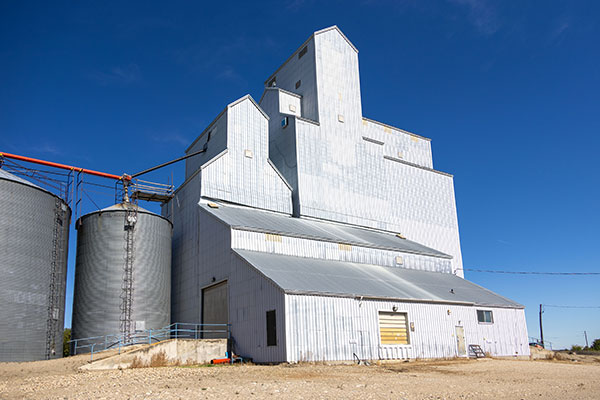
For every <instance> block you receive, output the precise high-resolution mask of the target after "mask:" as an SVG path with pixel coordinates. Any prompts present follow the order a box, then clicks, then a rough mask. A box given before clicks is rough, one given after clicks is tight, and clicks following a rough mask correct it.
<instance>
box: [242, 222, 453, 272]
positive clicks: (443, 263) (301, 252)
mask: <svg viewBox="0 0 600 400" xmlns="http://www.w3.org/2000/svg"><path fill="white" fill-rule="evenodd" d="M279 238H280V240H278V241H273V240H268V238H267V236H266V234H265V233H261V232H252V231H244V230H237V229H233V230H232V237H231V240H232V242H231V246H232V248H234V249H242V250H253V251H260V252H264V253H273V254H283V255H289V256H295V257H309V258H318V259H323V260H339V261H348V262H353V263H361V264H371V265H382V266H387V267H400V268H409V269H416V270H421V271H435V272H446V273H450V272H451V271H452V265H451V261H450V260H449V259H447V258H438V257H430V256H424V255H420V254H411V253H406V252H401V251H389V250H380V249H373V248H367V247H361V246H356V245H353V246H349V247H348V248H347V249H340V247H339V245H338V243H334V242H322V241H318V240H311V239H301V238H295V237H289V236H283V235H282V236H280V237H279ZM397 257H401V259H402V264H399V263H398V261H397Z"/></svg>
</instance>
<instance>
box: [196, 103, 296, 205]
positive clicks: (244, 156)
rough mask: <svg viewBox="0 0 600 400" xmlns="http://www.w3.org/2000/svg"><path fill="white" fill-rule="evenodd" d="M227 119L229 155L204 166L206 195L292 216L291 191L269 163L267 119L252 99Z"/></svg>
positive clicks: (237, 105) (232, 107)
mask: <svg viewBox="0 0 600 400" xmlns="http://www.w3.org/2000/svg"><path fill="white" fill-rule="evenodd" d="M226 116H227V134H228V139H227V149H228V152H227V154H225V155H224V156H223V157H221V158H219V159H218V160H215V161H214V162H213V163H210V164H208V165H205V166H203V167H202V196H203V197H208V198H214V199H221V200H225V201H229V202H232V203H238V204H244V205H248V206H251V207H256V208H262V209H267V210H273V211H279V212H286V213H291V212H292V198H291V190H290V188H289V187H288V186H287V185H286V184H285V182H284V181H283V179H281V177H280V176H279V175H278V174H277V172H276V171H275V170H274V169H273V167H272V166H271V165H270V164H269V163H268V161H267V160H268V156H269V138H268V119H267V117H266V116H265V115H264V114H263V113H262V112H261V110H259V109H258V108H257V106H256V105H255V103H254V102H253V101H252V100H250V98H248V97H246V98H244V99H242V100H240V101H238V102H236V103H233V105H230V106H229V107H228V109H227V113H226Z"/></svg>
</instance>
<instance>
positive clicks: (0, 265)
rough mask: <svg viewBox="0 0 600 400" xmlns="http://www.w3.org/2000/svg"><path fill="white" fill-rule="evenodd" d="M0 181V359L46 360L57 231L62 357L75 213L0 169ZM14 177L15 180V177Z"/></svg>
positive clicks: (57, 334) (58, 351) (57, 333)
mask: <svg viewBox="0 0 600 400" xmlns="http://www.w3.org/2000/svg"><path fill="white" fill-rule="evenodd" d="M1 176H2V178H1V179H0V304H1V305H2V306H1V307H0V361H34V360H42V359H45V358H46V334H47V321H48V317H49V313H48V306H49V297H50V287H49V282H50V272H51V266H52V258H53V256H52V254H53V249H54V247H55V245H54V241H53V237H54V232H55V230H56V232H57V233H58V242H57V244H58V245H57V251H58V254H57V258H56V272H57V279H56V285H57V286H56V293H57V300H58V302H57V303H56V305H55V308H56V309H57V310H58V312H57V315H56V316H57V320H56V322H55V326H56V329H55V330H54V331H53V332H52V333H51V335H52V336H53V337H54V350H55V354H54V355H53V356H51V358H56V357H62V337H63V335H62V332H63V327H64V313H65V291H66V279H67V254H68V243H69V225H70V218H71V210H70V209H69V208H68V207H67V205H66V204H65V203H64V202H63V201H62V200H59V199H57V198H56V197H55V196H54V195H52V194H50V193H48V192H46V191H45V190H42V189H38V188H37V187H36V186H35V185H32V184H30V183H29V182H27V181H24V180H23V179H20V178H17V179H13V175H11V174H9V173H6V172H5V171H2V175H1ZM15 178H16V177H15Z"/></svg>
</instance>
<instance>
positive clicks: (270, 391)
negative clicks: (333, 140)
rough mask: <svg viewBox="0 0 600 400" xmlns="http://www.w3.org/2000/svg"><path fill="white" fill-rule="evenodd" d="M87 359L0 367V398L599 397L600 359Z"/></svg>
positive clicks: (79, 358)
mask: <svg viewBox="0 0 600 400" xmlns="http://www.w3.org/2000/svg"><path fill="white" fill-rule="evenodd" d="M88 360H89V356H75V357H69V358H66V359H59V360H51V361H36V362H29V363H0V399H22V398H25V399H194V398H201V399H203V398H220V399H223V398H227V399H229V398H257V399H258V398H279V397H281V398H289V399H336V398H339V399H348V398H360V399H555V398H556V399H600V358H590V359H586V360H585V361H580V360H577V361H572V360H562V361H556V360H554V361H549V360H536V361H519V360H496V359H479V360H452V361H413V362H395V363H385V364H380V365H371V366H364V365H326V364H293V365H288V364H282V365H275V366H264V365H263V366H259V365H244V366H241V365H234V366H230V365H224V366H213V367H206V366H203V367H160V368H140V369H128V370H122V371H119V370H115V371H92V372H82V371H79V370H78V367H79V366H81V365H83V364H85V363H86V362H87V361H88Z"/></svg>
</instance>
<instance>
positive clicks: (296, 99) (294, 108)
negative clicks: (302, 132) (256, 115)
mask: <svg viewBox="0 0 600 400" xmlns="http://www.w3.org/2000/svg"><path fill="white" fill-rule="evenodd" d="M278 92H279V112H280V113H281V114H286V115H289V114H291V115H295V116H296V117H300V116H302V105H301V101H302V97H301V96H294V95H292V94H290V93H286V92H285V91H283V90H279V91H278Z"/></svg>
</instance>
